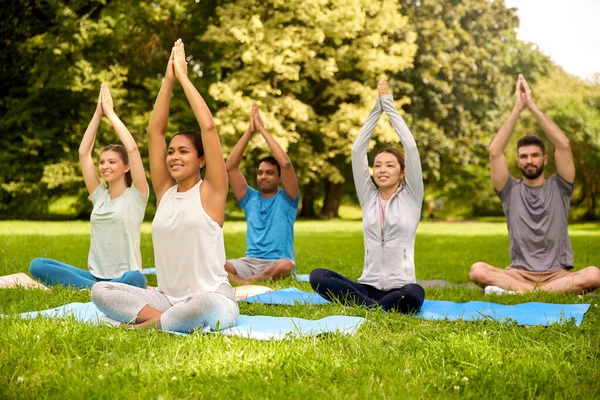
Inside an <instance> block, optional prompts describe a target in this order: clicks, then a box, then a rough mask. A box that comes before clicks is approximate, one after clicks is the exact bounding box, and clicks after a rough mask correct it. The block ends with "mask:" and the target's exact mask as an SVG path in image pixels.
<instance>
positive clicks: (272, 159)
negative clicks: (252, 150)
mask: <svg viewBox="0 0 600 400" xmlns="http://www.w3.org/2000/svg"><path fill="white" fill-rule="evenodd" d="M263 162H267V163H269V164H271V165H274V166H276V167H277V173H278V174H279V176H281V167H280V166H279V163H278V162H277V160H276V159H275V157H273V156H268V157H264V158H261V159H260V160H258V164H257V165H256V168H257V169H258V167H260V164H262V163H263Z"/></svg>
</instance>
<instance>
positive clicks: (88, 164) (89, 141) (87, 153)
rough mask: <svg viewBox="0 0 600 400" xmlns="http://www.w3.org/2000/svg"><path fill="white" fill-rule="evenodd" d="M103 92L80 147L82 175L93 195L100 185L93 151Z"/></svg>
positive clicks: (100, 116)
mask: <svg viewBox="0 0 600 400" xmlns="http://www.w3.org/2000/svg"><path fill="white" fill-rule="evenodd" d="M101 96H102V92H100V94H99V95H98V104H97V105H96V111H95V112H94V116H93V117H92V120H91V121H90V123H89V124H88V127H87V129H86V130H85V133H84V134H83V139H81V144H80V145H79V165H80V166H81V173H82V174H83V181H84V182H85V187H86V188H87V191H88V193H89V194H92V193H93V192H94V190H96V188H97V187H98V185H100V178H98V175H97V174H96V166H95V165H94V160H93V159H92V150H93V149H94V141H95V140H96V133H97V132H98V127H99V126H100V121H101V120H102V115H103V111H102V97H101Z"/></svg>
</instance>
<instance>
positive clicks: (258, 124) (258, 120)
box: [252, 102, 265, 132]
mask: <svg viewBox="0 0 600 400" xmlns="http://www.w3.org/2000/svg"><path fill="white" fill-rule="evenodd" d="M252 119H253V121H254V127H255V129H258V130H259V131H261V132H262V131H263V130H264V129H265V123H264V122H263V119H262V117H261V116H260V113H259V111H258V104H256V102H253V103H252Z"/></svg>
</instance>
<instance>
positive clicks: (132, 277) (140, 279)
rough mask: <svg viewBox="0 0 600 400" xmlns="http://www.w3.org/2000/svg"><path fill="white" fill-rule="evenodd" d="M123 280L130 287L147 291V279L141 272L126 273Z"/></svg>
mask: <svg viewBox="0 0 600 400" xmlns="http://www.w3.org/2000/svg"><path fill="white" fill-rule="evenodd" d="M123 280H124V283H126V284H128V285H131V286H136V287H139V288H142V289H145V288H146V285H147V281H146V277H145V276H144V274H142V273H141V272H140V271H127V272H125V273H124V274H123Z"/></svg>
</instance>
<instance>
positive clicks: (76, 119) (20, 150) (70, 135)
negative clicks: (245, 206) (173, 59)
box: [0, 0, 217, 218]
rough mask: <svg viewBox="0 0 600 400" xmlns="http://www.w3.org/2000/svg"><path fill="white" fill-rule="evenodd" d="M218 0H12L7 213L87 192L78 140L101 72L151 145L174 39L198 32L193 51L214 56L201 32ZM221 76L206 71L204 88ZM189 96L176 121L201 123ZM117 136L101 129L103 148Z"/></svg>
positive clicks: (4, 140)
mask: <svg viewBox="0 0 600 400" xmlns="http://www.w3.org/2000/svg"><path fill="white" fill-rule="evenodd" d="M216 4H217V2H216V1H209V2H202V4H199V3H195V2H188V3H181V2H179V1H176V0H170V1H162V2H160V3H156V2H155V3H148V2H143V1H136V2H133V3H132V2H111V1H102V0H99V1H89V2H61V1H56V0H55V1H43V2H28V1H18V2H15V3H11V4H10V5H8V6H7V7H3V8H2V13H3V14H2V17H3V18H2V20H3V21H5V23H4V24H3V28H2V33H3V36H4V40H3V42H2V46H3V47H4V49H3V50H5V51H2V57H3V61H6V62H2V79H0V82H2V85H6V86H7V87H6V88H5V87H4V86H3V87H2V89H3V90H2V98H1V100H0V113H1V115H2V118H1V119H0V132H1V133H2V135H0V141H1V142H0V143H1V144H2V149H3V150H2V151H3V157H2V158H1V161H0V170H1V171H2V176H0V218H15V217H21V218H37V217H40V216H43V215H44V214H45V212H46V211H47V206H48V202H49V196H52V195H53V194H58V193H59V192H60V193H61V194H62V193H64V191H65V190H66V191H67V193H68V192H71V193H74V192H78V191H79V192H81V193H83V192H84V191H83V186H82V185H80V184H79V183H80V182H78V180H79V175H80V174H79V168H78V166H77V162H76V159H77V151H76V149H77V148H78V145H79V141H80V140H81V136H82V134H83V131H84V129H85V126H86V125H87V123H88V122H89V118H91V115H92V113H93V110H94V108H95V102H96V99H97V96H98V90H99V88H100V83H101V82H102V81H108V82H109V84H110V86H111V91H112V93H113V95H114V97H115V106H116V109H117V111H118V112H119V115H120V116H121V118H122V119H123V121H124V122H125V123H126V124H127V126H128V127H129V129H130V130H131V131H132V133H133V134H134V136H135V137H136V140H137V141H138V144H139V146H140V149H141V150H142V151H145V147H146V135H145V131H146V125H147V123H148V119H149V115H150V112H151V110H152V105H153V99H154V97H155V96H156V93H157V92H158V88H159V86H160V79H161V78H162V74H163V73H164V70H165V66H166V62H167V60H168V56H169V54H170V49H171V47H172V45H173V42H174V41H175V40H176V39H177V38H179V37H183V38H184V39H186V38H187V39H190V40H189V42H188V43H189V46H188V52H189V54H191V55H195V56H196V57H198V56H200V57H199V59H200V60H201V59H203V58H208V57H210V54H211V53H209V52H208V51H205V47H203V46H200V45H199V43H198V42H194V41H193V40H192V39H193V38H195V37H197V36H198V35H201V34H202V32H203V31H204V29H205V28H206V26H207V23H208V21H209V18H210V16H211V15H212V14H213V11H214V8H215V7H216ZM199 59H198V58H196V59H194V58H193V56H190V59H189V62H190V70H191V71H192V73H195V74H197V75H199V74H202V73H203V72H204V71H203V66H204V65H203V64H202V63H201V62H199ZM9 61H10V62H9ZM215 79H216V75H215V74H214V73H213V74H210V73H208V74H205V79H204V80H203V81H202V82H203V83H204V84H205V85H206V86H205V87H204V88H201V90H203V91H206V88H207V87H208V85H209V84H210V83H211V82H212V81H213V80H215ZM5 89H6V90H5ZM182 97H183V96H176V98H175V99H174V101H173V113H172V118H171V125H170V126H171V127H172V128H178V127H180V126H186V127H194V126H196V123H195V120H194V119H193V115H192V113H191V112H189V109H188V107H187V105H185V102H184V99H183V98H182ZM115 140H117V138H116V136H115V135H114V133H113V132H112V130H111V129H101V131H100V132H99V136H98V139H97V143H98V146H97V150H99V147H100V145H107V144H109V143H111V142H114V141H115ZM85 197H86V196H82V199H84V201H82V204H87V201H85Z"/></svg>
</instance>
